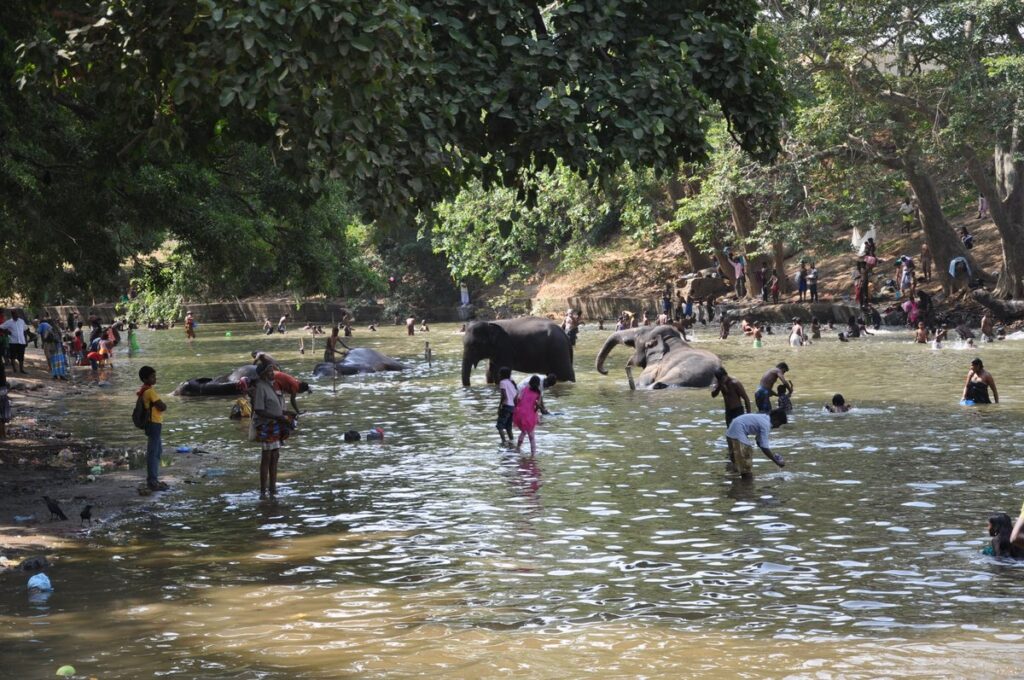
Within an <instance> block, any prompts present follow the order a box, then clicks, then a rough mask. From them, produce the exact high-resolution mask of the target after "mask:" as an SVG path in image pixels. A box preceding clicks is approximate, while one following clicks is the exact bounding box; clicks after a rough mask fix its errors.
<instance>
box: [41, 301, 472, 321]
mask: <svg viewBox="0 0 1024 680" xmlns="http://www.w3.org/2000/svg"><path fill="white" fill-rule="evenodd" d="M43 309H44V310H45V312H46V313H47V314H50V315H51V316H52V317H53V318H55V319H60V320H61V321H63V320H65V319H66V318H67V316H68V314H69V313H76V312H77V313H78V315H79V318H81V319H83V320H84V319H87V318H89V317H90V316H92V315H96V316H98V317H99V318H100V319H101V320H102V321H103V322H105V323H109V322H111V321H113V319H114V314H115V312H114V305H112V304H99V305H91V306H90V305H60V306H50V307H44V308H43ZM185 309H186V310H188V311H191V312H192V313H193V314H194V315H195V317H196V320H197V321H198V322H199V323H236V322H247V323H263V319H265V318H269V319H270V320H271V321H273V322H274V323H277V320H278V319H280V318H281V317H282V316H284V315H285V314H287V315H288V316H289V317H291V320H292V322H293V323H306V322H314V323H320V324H329V323H330V322H331V321H332V320H334V321H340V320H341V318H342V317H343V316H344V315H345V314H346V313H351V314H352V315H353V316H354V317H355V320H356V323H360V324H362V323H370V322H371V321H373V322H379V323H393V322H394V319H393V318H392V319H385V318H384V306H383V305H379V304H358V305H351V304H348V302H347V301H342V300H304V301H301V302H299V303H298V305H296V304H295V302H294V301H287V300H240V301H237V302H209V303H200V302H195V303H188V304H186V306H185ZM426 319H427V320H428V321H434V322H437V321H458V320H459V309H458V308H457V307H455V306H454V305H453V306H451V307H436V308H434V309H431V310H429V311H428V313H427V314H426ZM178 321H179V322H180V321H181V319H178ZM403 322H404V319H403Z"/></svg>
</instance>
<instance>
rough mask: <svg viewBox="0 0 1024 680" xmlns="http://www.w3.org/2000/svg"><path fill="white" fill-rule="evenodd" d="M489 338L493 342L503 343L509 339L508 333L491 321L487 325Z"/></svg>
mask: <svg viewBox="0 0 1024 680" xmlns="http://www.w3.org/2000/svg"><path fill="white" fill-rule="evenodd" d="M487 337H488V339H490V341H491V342H502V341H505V340H507V339H508V332H507V331H506V330H505V329H504V328H502V327H501V326H499V325H498V324H496V323H494V322H493V321H490V322H488V323H487Z"/></svg>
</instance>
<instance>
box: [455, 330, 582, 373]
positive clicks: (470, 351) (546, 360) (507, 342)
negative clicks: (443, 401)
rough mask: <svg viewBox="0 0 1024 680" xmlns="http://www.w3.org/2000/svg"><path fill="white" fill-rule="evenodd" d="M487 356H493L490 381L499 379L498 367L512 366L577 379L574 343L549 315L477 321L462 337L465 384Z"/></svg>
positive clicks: (515, 368)
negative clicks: (573, 360) (574, 364)
mask: <svg viewBox="0 0 1024 680" xmlns="http://www.w3.org/2000/svg"><path fill="white" fill-rule="evenodd" d="M483 359H489V360H490V363H489V364H488V366H487V382H488V383H496V382H498V369H499V368H501V367H502V366H508V367H509V368H510V369H512V370H513V371H520V372H522V373H539V374H540V375H542V376H544V375H547V374H549V373H553V374H555V376H556V377H557V378H558V379H559V380H561V381H568V382H576V373H575V372H574V371H573V369H572V346H571V345H570V344H569V336H568V335H566V334H565V331H563V330H562V327H561V326H559V325H558V324H556V323H555V322H554V321H551V320H549V319H541V318H538V317H534V316H526V317H522V318H519V319H508V320H504V321H476V322H474V323H471V324H470V325H469V326H467V327H466V334H465V335H464V336H463V338H462V385H463V386H464V387H468V386H469V374H470V373H471V372H472V370H473V369H474V368H475V367H476V366H477V364H479V363H480V361H481V360H483Z"/></svg>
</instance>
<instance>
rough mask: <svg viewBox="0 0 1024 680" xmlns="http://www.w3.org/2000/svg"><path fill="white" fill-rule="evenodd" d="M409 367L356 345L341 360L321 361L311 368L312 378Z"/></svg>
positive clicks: (402, 369) (397, 369)
mask: <svg viewBox="0 0 1024 680" xmlns="http://www.w3.org/2000/svg"><path fill="white" fill-rule="evenodd" d="M407 368H409V367H408V366H406V365H405V364H403V363H402V362H401V361H399V360H398V359H394V358H392V357H389V356H387V355H386V354H381V353H380V352H378V351H377V350H375V349H366V348H365V347H356V348H355V349H352V350H350V351H349V353H348V354H346V355H345V358H344V359H342V360H341V361H336V362H334V363H331V362H329V361H325V362H321V363H319V364H317V365H316V367H315V368H314V369H313V377H314V378H330V377H331V376H334V375H355V374H356V373H378V372H380V371H404V370H405V369H407Z"/></svg>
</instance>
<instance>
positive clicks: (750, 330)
mask: <svg viewBox="0 0 1024 680" xmlns="http://www.w3.org/2000/svg"><path fill="white" fill-rule="evenodd" d="M740 328H741V329H742V330H743V335H753V334H754V331H755V330H757V329H756V328H754V324H752V323H750V319H747V318H744V319H743V321H742V322H741V325H740Z"/></svg>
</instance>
